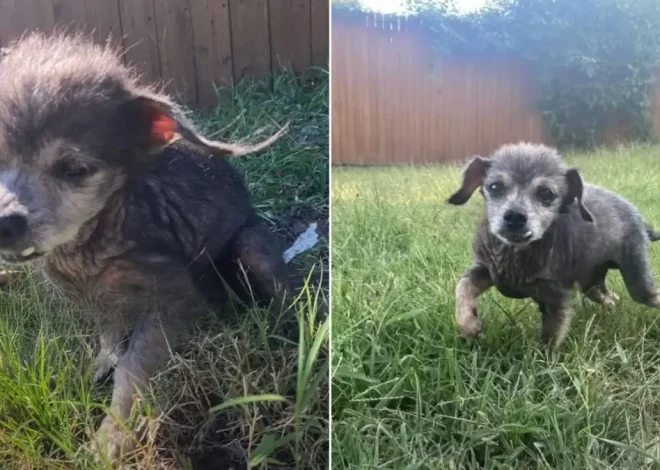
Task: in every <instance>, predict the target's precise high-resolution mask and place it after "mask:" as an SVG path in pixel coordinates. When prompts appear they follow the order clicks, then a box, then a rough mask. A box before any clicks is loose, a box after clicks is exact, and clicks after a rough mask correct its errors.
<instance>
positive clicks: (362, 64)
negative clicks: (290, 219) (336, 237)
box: [331, 18, 551, 165]
mask: <svg viewBox="0 0 660 470" xmlns="http://www.w3.org/2000/svg"><path fill="white" fill-rule="evenodd" d="M365 23H366V21H365ZM406 27H407V26H406V24H405V21H404V24H403V25H401V23H400V22H399V21H398V20H397V21H394V22H388V20H387V18H386V19H385V22H384V23H383V24H381V23H380V20H379V23H378V24H377V25H376V26H375V27H374V26H373V23H372V25H370V26H369V27H367V26H366V24H356V23H350V24H349V23H343V22H341V21H335V22H334V23H333V31H332V64H331V70H332V73H331V81H332V85H331V86H332V103H331V109H332V149H333V155H332V159H333V163H339V164H341V163H344V164H369V165H371V164H375V165H388V164H405V163H411V162H412V163H437V162H449V161H456V160H461V159H464V158H467V157H469V156H471V155H474V154H479V155H488V154H489V153H491V152H492V151H493V150H495V149H496V148H497V147H499V146H500V145H502V144H504V143H508V142H517V141H519V140H529V141H535V142H546V143H551V142H550V139H549V138H548V136H547V135H545V132H544V128H543V123H542V119H541V115H540V113H539V111H538V110H537V109H536V106H535V102H536V98H537V96H536V93H535V90H534V86H533V81H532V77H531V75H530V74H529V71H528V70H527V69H526V68H525V67H523V66H522V65H521V64H518V63H516V62H513V61H496V60H489V59H488V58H480V59H476V58H460V57H454V58H441V57H439V56H438V54H436V53H434V52H433V51H432V48H431V44H430V41H429V40H428V38H427V37H426V36H424V35H423V34H422V33H420V32H417V31H416V30H415V29H414V27H410V28H409V29H410V30H409V31H405V29H406ZM399 28H400V29H401V30H399Z"/></svg>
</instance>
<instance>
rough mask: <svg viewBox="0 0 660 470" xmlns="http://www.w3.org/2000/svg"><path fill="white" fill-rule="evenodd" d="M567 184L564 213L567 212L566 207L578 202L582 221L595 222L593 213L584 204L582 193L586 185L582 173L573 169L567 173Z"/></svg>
mask: <svg viewBox="0 0 660 470" xmlns="http://www.w3.org/2000/svg"><path fill="white" fill-rule="evenodd" d="M566 183H567V185H568V194H567V195H566V198H565V199H564V205H563V208H562V209H563V212H566V210H567V209H566V206H567V205H568V204H570V203H571V202H573V200H576V201H577V205H578V208H579V209H580V215H581V216H582V219H584V220H586V221H587V222H593V221H594V217H593V216H592V215H591V212H589V210H587V208H586V207H585V206H584V204H583V203H582V192H583V190H584V185H583V184H582V178H581V177H580V173H579V172H578V170H577V169H576V168H571V169H569V170H567V171H566Z"/></svg>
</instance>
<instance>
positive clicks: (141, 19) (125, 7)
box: [119, 0, 160, 82]
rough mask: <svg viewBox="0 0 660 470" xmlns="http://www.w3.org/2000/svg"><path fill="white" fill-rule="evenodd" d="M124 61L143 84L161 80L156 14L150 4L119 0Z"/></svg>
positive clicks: (136, 0)
mask: <svg viewBox="0 0 660 470" xmlns="http://www.w3.org/2000/svg"><path fill="white" fill-rule="evenodd" d="M119 11H120V15H121V28H122V34H123V43H124V51H125V52H124V56H125V58H126V61H127V62H128V63H130V64H133V65H134V66H135V67H136V68H137V69H138V70H139V71H140V73H141V74H142V75H143V77H144V80H145V81H149V82H155V81H157V80H160V54H159V50H158V32H157V31H156V14H155V12H154V6H153V2H152V0H119Z"/></svg>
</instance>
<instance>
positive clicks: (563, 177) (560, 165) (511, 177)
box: [449, 143, 593, 245]
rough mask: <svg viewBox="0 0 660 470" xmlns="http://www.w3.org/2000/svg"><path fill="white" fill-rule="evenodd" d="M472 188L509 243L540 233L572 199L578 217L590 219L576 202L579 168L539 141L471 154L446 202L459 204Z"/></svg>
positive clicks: (537, 236) (579, 201)
mask: <svg viewBox="0 0 660 470" xmlns="http://www.w3.org/2000/svg"><path fill="white" fill-rule="evenodd" d="M477 188H479V189H480V191H481V193H482V195H483V196H484V199H485V201H486V214H487V217H488V225H489V228H490V231H491V233H492V234H493V235H495V236H496V237H498V238H499V239H500V240H502V241H503V242H504V243H506V244H509V245H526V244H528V243H531V242H534V241H536V240H539V239H541V238H542V237H543V235H544V234H545V232H546V230H548V228H549V227H550V226H551V225H552V223H553V222H554V221H555V219H556V218H557V217H559V215H560V214H561V213H563V212H565V211H566V209H567V207H568V205H569V204H572V203H573V202H576V203H577V204H578V207H579V210H580V214H581V216H582V218H583V219H584V220H586V221H589V222H593V217H592V215H591V214H590V213H589V211H588V209H587V208H586V207H585V206H584V204H583V203H582V190H583V185H582V179H581V178H580V174H579V173H578V171H577V170H576V169H574V168H566V166H565V165H564V162H563V160H562V158H561V157H560V155H559V154H558V153H557V152H556V151H555V150H554V149H551V148H549V147H546V146H544V145H533V144H526V143H521V144H516V145H506V146H504V147H502V148H500V149H499V150H498V151H497V152H495V154H494V155H493V156H492V157H491V158H489V159H484V158H481V157H474V158H473V159H472V160H471V161H470V163H469V164H468V166H467V167H466V169H465V171H464V172H463V184H462V185H461V188H460V189H459V190H458V191H457V192H456V193H454V194H453V195H452V196H451V197H450V198H449V203H451V204H456V205H460V204H464V203H465V202H467V200H468V199H469V198H470V196H471V195H472V193H474V191H475V190H476V189H477Z"/></svg>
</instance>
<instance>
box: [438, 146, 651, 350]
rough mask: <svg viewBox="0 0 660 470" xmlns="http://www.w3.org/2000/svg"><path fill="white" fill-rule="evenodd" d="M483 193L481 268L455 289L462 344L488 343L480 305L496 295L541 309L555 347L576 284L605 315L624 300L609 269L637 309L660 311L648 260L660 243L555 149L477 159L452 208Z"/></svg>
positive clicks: (477, 259)
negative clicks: (612, 286)
mask: <svg viewBox="0 0 660 470" xmlns="http://www.w3.org/2000/svg"><path fill="white" fill-rule="evenodd" d="M478 188H479V189H480V192H481V193H482V195H483V197H484V200H485V205H486V217H485V219H484V220H483V222H482V223H481V225H480V227H479V228H478V231H477V233H476V236H475V238H474V245H473V251H474V254H473V264H472V266H471V267H470V269H468V271H467V272H466V273H465V275H464V276H463V277H462V278H461V280H460V281H459V283H458V286H457V287H456V320H457V322H458V327H459V330H460V331H461V333H462V334H463V335H465V336H467V337H473V338H474V337H477V336H478V335H479V333H480V332H481V329H482V325H481V321H480V320H479V318H478V315H477V305H476V299H477V297H478V296H479V295H481V294H482V293H483V292H485V291H486V290H487V289H489V288H490V287H491V286H496V287H497V289H498V290H499V291H500V292H501V293H502V294H503V295H505V296H507V297H512V298H532V299H534V301H535V302H536V303H537V304H538V306H539V310H540V311H541V315H542V332H541V338H542V340H543V341H544V342H546V343H547V344H548V345H549V346H550V347H556V346H558V345H559V344H560V343H561V342H562V340H563V339H564V337H565V336H566V333H567V331H568V327H569V325H570V322H571V317H572V315H573V312H572V308H571V303H572V292H573V291H572V289H573V286H574V285H575V284H578V285H579V286H580V289H581V291H582V292H583V293H584V294H585V295H586V296H587V297H588V298H589V299H591V300H592V301H594V302H597V303H599V304H601V305H604V306H612V305H614V303H615V302H616V301H617V300H618V297H617V296H616V294H614V293H613V292H611V291H610V290H609V289H608V288H607V287H606V286H605V276H606V275H607V272H608V270H609V269H619V270H620V271H621V275H622V277H623V280H624V282H625V284H626V288H627V290H628V292H629V293H630V295H631V297H632V298H633V300H635V301H636V302H639V303H642V304H645V305H648V306H650V307H654V308H660V297H659V296H658V290H657V289H656V285H655V282H654V280H653V274H652V272H651V264H650V261H649V253H648V247H649V242H650V241H652V240H657V239H660V237H659V236H658V235H657V234H655V233H654V232H653V231H652V230H651V229H650V228H649V227H648V226H647V225H646V224H645V222H644V220H643V219H642V216H641V215H640V213H639V211H638V210H637V209H636V208H635V207H634V206H633V205H632V204H631V203H629V202H628V201H626V200H624V199H623V198H622V197H621V196H619V195H617V194H614V193H612V192H610V191H607V190H605V189H602V188H599V187H596V186H592V185H589V184H583V182H582V179H581V178H580V175H579V173H578V171H577V170H576V169H574V168H570V169H569V168H566V166H565V165H564V162H563V160H562V158H561V157H560V155H559V154H558V153H557V152H556V151H555V150H554V149H552V148H549V147H546V146H543V145H533V144H527V143H521V144H517V145H506V146H504V147H502V148H500V149H499V150H498V151H497V152H495V154H494V155H493V156H492V157H491V158H488V159H484V158H480V157H475V158H473V159H472V161H471V162H470V163H469V164H468V166H467V167H466V169H465V171H464V173H463V183H462V186H461V188H460V189H459V190H458V191H457V192H456V193H454V194H453V195H452V196H451V197H450V198H449V201H448V202H449V203H451V204H455V205H460V204H464V203H465V202H466V201H467V200H468V199H469V198H470V196H471V195H472V193H473V192H474V191H475V190H477V189H478Z"/></svg>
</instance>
